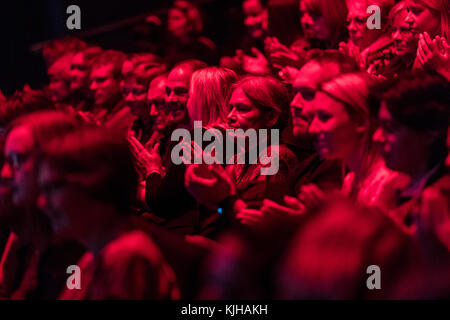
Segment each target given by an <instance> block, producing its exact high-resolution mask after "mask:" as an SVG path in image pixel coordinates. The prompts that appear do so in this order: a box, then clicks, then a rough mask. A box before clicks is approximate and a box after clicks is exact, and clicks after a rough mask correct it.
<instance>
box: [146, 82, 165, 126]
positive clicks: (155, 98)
mask: <svg viewBox="0 0 450 320" xmlns="http://www.w3.org/2000/svg"><path fill="white" fill-rule="evenodd" d="M165 86H166V80H165V79H163V80H158V79H156V80H155V81H152V83H151V84H150V88H149V90H148V106H149V109H150V117H151V118H152V123H153V130H156V131H159V132H162V131H164V130H166V129H167V127H168V126H169V125H170V112H169V110H168V109H167V106H166V102H165V100H164V97H165V94H166V92H165Z"/></svg>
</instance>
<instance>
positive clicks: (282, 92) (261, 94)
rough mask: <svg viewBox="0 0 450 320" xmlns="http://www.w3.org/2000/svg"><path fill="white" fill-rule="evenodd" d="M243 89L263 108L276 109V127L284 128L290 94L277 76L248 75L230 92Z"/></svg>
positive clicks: (248, 96)
mask: <svg viewBox="0 0 450 320" xmlns="http://www.w3.org/2000/svg"><path fill="white" fill-rule="evenodd" d="M237 88H240V89H242V91H243V92H244V94H245V96H246V97H247V98H248V99H249V100H250V101H251V103H252V104H253V105H254V106H255V107H257V108H258V109H261V110H265V111H268V110H275V111H276V112H277V113H278V121H277V123H276V124H275V126H274V128H278V129H284V127H285V126H286V125H287V123H288V117H289V104H290V100H291V99H290V95H289V91H288V90H287V88H286V87H285V86H284V85H283V83H281V82H280V81H278V80H277V79H275V78H271V77H258V76H247V77H244V78H242V79H241V80H240V81H238V82H237V83H235V84H234V85H233V86H232V89H231V91H230V94H232V93H233V91H234V90H236V89H237Z"/></svg>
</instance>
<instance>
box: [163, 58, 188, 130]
mask: <svg viewBox="0 0 450 320" xmlns="http://www.w3.org/2000/svg"><path fill="white" fill-rule="evenodd" d="M191 76H192V72H191V71H190V70H187V69H185V68H184V69H183V68H182V67H181V68H175V69H173V70H172V71H171V72H170V74H169V76H168V78H167V82H166V87H165V91H166V94H165V101H166V104H167V106H169V107H172V111H171V113H170V118H171V121H172V123H181V122H182V121H183V120H185V119H186V117H187V116H188V111H187V106H186V105H187V101H188V99H189V84H190V81H191Z"/></svg>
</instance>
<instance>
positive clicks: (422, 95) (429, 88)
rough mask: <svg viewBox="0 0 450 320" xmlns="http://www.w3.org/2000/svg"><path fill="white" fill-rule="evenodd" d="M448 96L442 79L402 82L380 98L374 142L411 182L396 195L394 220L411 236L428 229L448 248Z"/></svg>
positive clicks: (412, 76)
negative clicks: (419, 229) (378, 125)
mask: <svg viewBox="0 0 450 320" xmlns="http://www.w3.org/2000/svg"><path fill="white" fill-rule="evenodd" d="M449 90H450V88H449V84H448V82H446V81H445V80H443V79H442V78H440V77H435V76H430V75H426V74H423V73H419V74H407V75H405V76H403V77H402V78H400V79H399V81H398V82H396V83H395V84H394V85H393V86H391V87H390V89H389V90H387V91H386V92H385V93H384V94H383V95H382V98H381V107H380V110H379V114H378V118H379V123H380V127H379V128H378V130H377V131H376V132H375V134H374V136H373V139H374V141H376V142H377V143H378V144H379V145H380V147H381V148H380V150H381V154H382V156H383V158H384V160H385V162H386V165H387V167H388V168H390V169H392V170H396V171H399V172H402V173H404V174H406V175H408V176H409V177H410V182H409V184H408V185H407V186H406V187H404V188H401V189H399V190H398V192H397V194H396V197H395V199H394V200H395V203H394V205H395V207H394V209H393V210H390V215H391V216H392V217H393V218H394V220H395V221H397V222H398V223H399V224H400V225H401V226H402V227H403V228H405V230H407V231H408V232H411V233H414V232H415V230H416V229H417V227H418V226H422V227H423V226H424V225H426V224H428V227H431V228H432V229H433V230H434V232H436V234H437V235H438V236H439V238H440V239H441V241H443V243H444V244H446V245H447V247H450V242H449V240H448V239H449V234H448V224H449V221H450V220H449V219H448V217H449V211H450V210H449V207H448V197H449V193H448V191H449V187H448V186H449V179H448V173H447V168H446V166H445V158H446V156H447V145H446V141H447V132H448V126H449V111H450V99H449V95H448V92H449ZM424 223H425V224H424Z"/></svg>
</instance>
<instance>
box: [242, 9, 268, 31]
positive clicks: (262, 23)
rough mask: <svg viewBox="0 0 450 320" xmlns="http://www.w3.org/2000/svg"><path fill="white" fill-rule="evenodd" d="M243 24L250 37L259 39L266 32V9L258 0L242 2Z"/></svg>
mask: <svg viewBox="0 0 450 320" xmlns="http://www.w3.org/2000/svg"><path fill="white" fill-rule="evenodd" d="M242 10H243V12H244V24H245V27H246V28H247V31H248V33H249V34H250V36H251V37H252V38H255V39H259V38H262V37H264V36H265V35H266V34H267V30H268V11H267V8H264V7H263V5H262V4H261V2H260V1H259V0H245V1H244V2H243V3H242Z"/></svg>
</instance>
